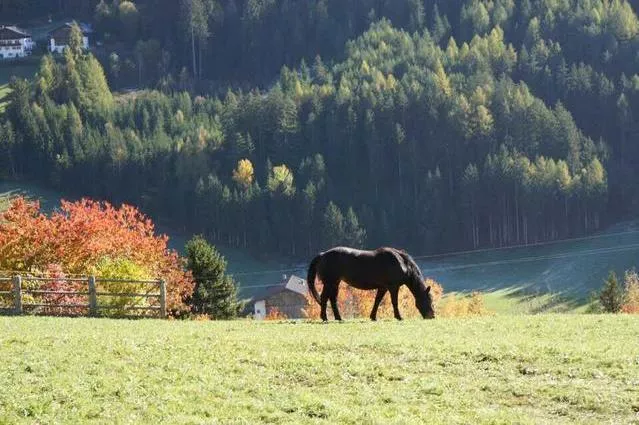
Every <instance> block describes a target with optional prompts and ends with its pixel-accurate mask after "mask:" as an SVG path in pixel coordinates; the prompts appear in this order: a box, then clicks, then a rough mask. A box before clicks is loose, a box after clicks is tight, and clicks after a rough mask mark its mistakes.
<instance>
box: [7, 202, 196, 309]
mask: <svg viewBox="0 0 639 425" xmlns="http://www.w3.org/2000/svg"><path fill="white" fill-rule="evenodd" d="M167 242H168V238H167V237H166V236H156V235H155V228H154V225H153V222H152V221H151V220H149V219H148V218H147V217H145V216H144V215H143V214H142V213H140V212H139V211H138V210H137V209H136V208H134V207H131V206H128V205H122V206H120V207H119V208H115V207H113V206H112V205H110V204H109V203H105V202H95V201H90V200H86V199H83V200H80V201H78V202H66V201H61V206H60V208H59V209H58V210H57V211H55V212H54V213H52V214H51V215H50V216H47V215H45V214H44V213H42V212H41V211H40V204H39V203H38V202H30V201H27V200H26V199H24V198H21V197H17V198H15V199H13V200H12V201H11V204H10V206H9V208H8V209H7V210H6V211H4V212H2V213H0V269H3V270H18V271H20V272H21V273H24V274H25V275H28V274H29V273H31V272H33V271H34V270H39V271H46V270H47V268H48V267H49V266H50V265H51V264H56V265H58V266H59V268H60V270H64V272H65V273H67V274H69V275H88V274H91V273H92V270H94V269H95V268H96V267H98V266H99V265H100V262H101V261H106V260H104V259H105V258H111V259H127V260H128V261H130V262H131V263H132V264H136V265H138V266H140V267H143V268H144V270H146V271H147V272H148V274H149V275H152V276H154V277H156V278H158V277H162V278H163V279H165V280H166V282H167V307H168V309H169V311H170V313H172V314H174V315H177V314H181V313H184V312H185V311H187V310H188V306H187V305H186V303H185V302H184V301H185V299H186V298H188V297H190V296H191V294H192V292H193V280H192V279H191V276H190V275H189V274H188V273H186V272H185V271H184V268H183V263H182V259H181V258H180V257H179V256H178V254H177V253H176V252H175V251H173V250H170V249H168V246H167ZM114 261H115V260H114ZM118 261H119V260H118ZM56 276H57V275H56V274H55V273H54V274H53V277H56Z"/></svg>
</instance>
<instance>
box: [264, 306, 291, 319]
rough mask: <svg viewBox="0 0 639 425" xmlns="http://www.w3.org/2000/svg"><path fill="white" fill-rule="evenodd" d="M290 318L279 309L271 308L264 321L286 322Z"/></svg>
mask: <svg viewBox="0 0 639 425" xmlns="http://www.w3.org/2000/svg"><path fill="white" fill-rule="evenodd" d="M286 319H288V316H287V315H286V314H284V313H282V312H281V311H280V309H279V308H277V307H271V308H269V309H268V313H267V314H266V317H265V318H264V320H286Z"/></svg>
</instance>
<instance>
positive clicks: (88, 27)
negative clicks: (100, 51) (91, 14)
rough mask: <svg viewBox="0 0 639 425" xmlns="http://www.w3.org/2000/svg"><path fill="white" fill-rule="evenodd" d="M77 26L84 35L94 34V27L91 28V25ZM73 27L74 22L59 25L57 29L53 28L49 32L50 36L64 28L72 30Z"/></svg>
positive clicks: (80, 23)
mask: <svg viewBox="0 0 639 425" xmlns="http://www.w3.org/2000/svg"><path fill="white" fill-rule="evenodd" d="M77 24H78V26H79V27H80V31H82V34H90V33H92V32H93V27H92V26H91V24H85V23H84V22H78V23H77ZM72 26H73V22H65V23H64V24H61V25H58V26H57V27H55V28H53V29H52V30H51V31H49V32H48V34H49V35H50V34H53V33H54V32H56V31H58V30H60V29H62V28H71V27H72Z"/></svg>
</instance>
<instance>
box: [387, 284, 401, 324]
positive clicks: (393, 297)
mask: <svg viewBox="0 0 639 425" xmlns="http://www.w3.org/2000/svg"><path fill="white" fill-rule="evenodd" d="M390 293H391V302H392V303H393V313H394V314H395V319H397V320H402V316H401V315H400V314H399V306H398V305H397V301H398V298H399V297H398V295H399V288H391V289H390Z"/></svg>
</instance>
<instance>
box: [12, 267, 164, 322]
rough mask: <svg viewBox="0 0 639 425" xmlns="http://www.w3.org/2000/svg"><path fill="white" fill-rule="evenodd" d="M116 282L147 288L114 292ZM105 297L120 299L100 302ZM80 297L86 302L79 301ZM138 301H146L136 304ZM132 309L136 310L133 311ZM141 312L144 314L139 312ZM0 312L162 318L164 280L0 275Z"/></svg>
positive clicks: (122, 285)
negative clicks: (146, 290)
mask: <svg viewBox="0 0 639 425" xmlns="http://www.w3.org/2000/svg"><path fill="white" fill-rule="evenodd" d="M25 283H26V284H25ZM118 286H120V287H125V288H126V287H129V288H130V287H131V286H133V287H134V288H140V287H143V286H146V287H150V291H148V292H121V291H118V292H114V291H113V288H117V287H118ZM52 287H53V288H52ZM60 287H62V289H60ZM43 288H44V289H43ZM154 290H155V291H154ZM152 291H154V292H152ZM107 299H110V300H115V299H118V300H120V302H118V303H114V302H102V303H101V302H100V301H101V300H107ZM83 300H85V302H82V301H83ZM141 302H144V303H145V304H146V305H138V304H140V303H141ZM108 312H112V313H113V314H108ZM131 312H137V313H138V314H136V315H134V314H131ZM143 312H146V313H147V314H140V313H143ZM149 313H150V314H149ZM0 314H13V315H22V314H40V315H65V316H86V315H88V316H93V317H97V316H115V317H159V318H163V319H164V318H166V283H165V282H164V280H124V279H99V278H96V277H94V276H88V277H86V278H61V277H32V276H24V277H23V276H12V277H8V276H5V277H2V276H0Z"/></svg>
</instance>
